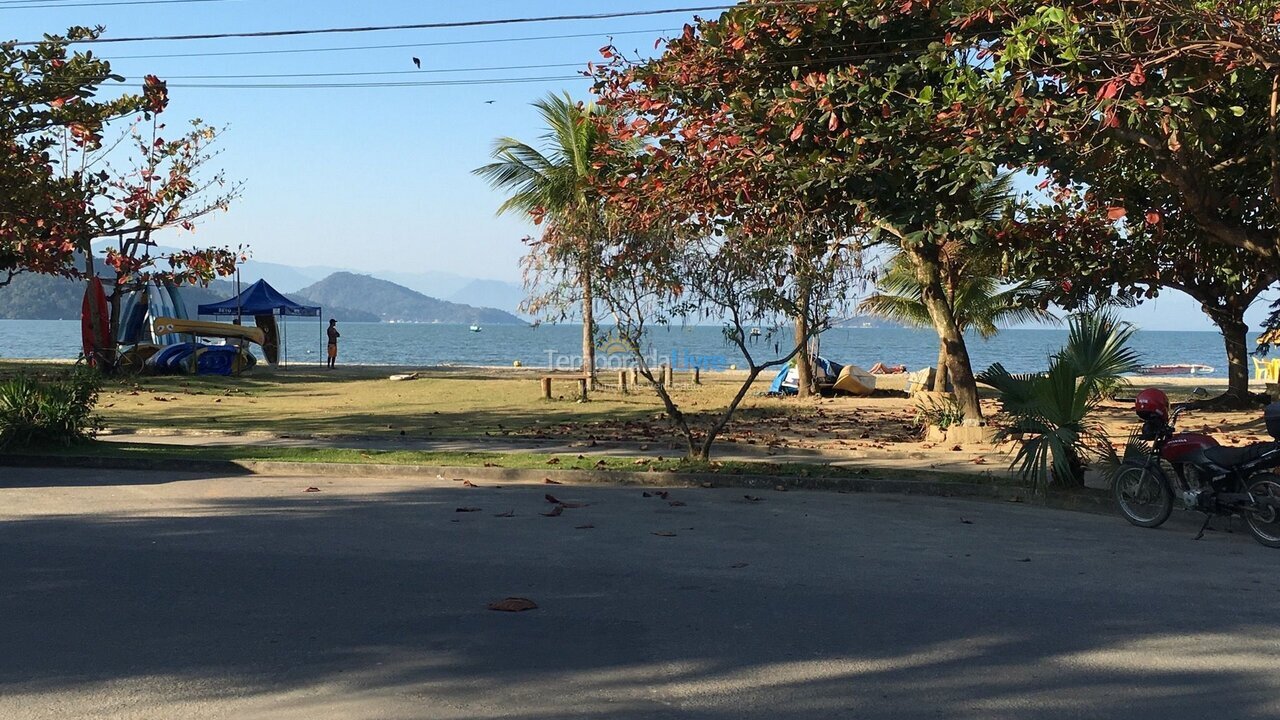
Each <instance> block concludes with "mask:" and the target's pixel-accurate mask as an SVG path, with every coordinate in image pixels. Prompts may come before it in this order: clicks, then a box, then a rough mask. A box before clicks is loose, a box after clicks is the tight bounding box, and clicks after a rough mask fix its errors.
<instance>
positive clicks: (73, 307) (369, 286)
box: [0, 268, 524, 325]
mask: <svg viewBox="0 0 1280 720" xmlns="http://www.w3.org/2000/svg"><path fill="white" fill-rule="evenodd" d="M246 274H247V273H246V271H245V270H244V269H243V268H242V269H241V280H242V282H241V287H242V288H243V287H247V286H248V283H247V282H245V280H246ZM249 277H252V280H257V279H258V278H257V277H253V276H249ZM268 282H271V280H269V279H268ZM272 284H273V285H274V283H272ZM235 288H236V286H235V283H234V282H232V281H229V280H216V281H214V282H213V283H211V284H210V285H209V287H184V288H182V289H181V293H182V296H183V300H184V301H185V302H186V305H187V306H188V307H189V308H191V309H192V310H193V311H194V309H195V307H196V306H197V305H202V304H207V303H215V302H221V301H222V300H226V299H227V298H230V297H235V294H236V291H235ZM277 289H278V290H281V291H282V292H286V291H285V290H284V288H277ZM286 294H287V295H288V296H289V297H290V299H292V300H295V301H297V302H299V303H303V304H306V305H320V306H322V307H323V308H324V314H325V317H334V318H338V319H339V320H344V321H347V322H379V321H382V320H387V321H396V322H421V323H459V324H470V323H480V324H488V325H511V324H524V321H523V320H521V319H520V318H518V317H516V316H514V315H512V314H510V313H507V312H503V311H502V310H495V309H493V308H484V307H479V308H478V307H472V306H470V305H464V304H459V303H454V302H448V301H445V300H439V299H437V298H433V297H428V296H426V295H423V294H422V293H418V292H415V291H413V290H410V289H409V288H406V287H402V286H400V285H397V284H395V283H392V282H388V281H386V280H378V279H376V278H373V277H369V276H366V275H356V274H353V273H348V272H337V273H333V274H331V275H330V276H328V277H326V278H324V279H322V280H321V281H320V282H316V283H313V284H311V285H309V286H307V287H305V288H303V289H302V290H301V292H286ZM83 297H84V284H83V283H82V282H79V281H75V280H67V279H65V278H59V277H51V276H48V275H31V274H26V275H19V276H17V277H16V278H14V280H13V282H12V283H11V284H10V285H9V286H7V287H0V318H2V319H8V320H73V319H77V318H79V317H80V303H81V300H82V298H83Z"/></svg>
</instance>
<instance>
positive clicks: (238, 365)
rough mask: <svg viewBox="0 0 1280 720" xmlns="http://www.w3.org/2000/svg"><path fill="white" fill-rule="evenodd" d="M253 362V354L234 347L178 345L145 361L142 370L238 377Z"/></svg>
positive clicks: (158, 372) (162, 349)
mask: <svg viewBox="0 0 1280 720" xmlns="http://www.w3.org/2000/svg"><path fill="white" fill-rule="evenodd" d="M256 362H257V359H256V358H254V356H253V353H251V352H249V350H248V349H247V348H242V347H239V346H237V345H204V344H202V343H179V344H177V345H168V346H165V347H163V348H161V349H160V350H159V351H158V352H156V353H155V354H154V355H152V356H151V357H149V358H147V360H146V362H145V368H146V370H147V371H149V372H152V373H155V374H157V375H165V374H174V373H180V374H183V375H239V374H240V373H242V372H244V371H246V370H248V369H250V368H252V367H253V365H254V363H256Z"/></svg>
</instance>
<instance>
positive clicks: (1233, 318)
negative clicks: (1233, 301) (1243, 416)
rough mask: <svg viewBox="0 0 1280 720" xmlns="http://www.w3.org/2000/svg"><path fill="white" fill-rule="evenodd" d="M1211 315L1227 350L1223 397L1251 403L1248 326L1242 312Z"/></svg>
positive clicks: (1242, 402)
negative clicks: (1225, 382) (1220, 332)
mask: <svg viewBox="0 0 1280 720" xmlns="http://www.w3.org/2000/svg"><path fill="white" fill-rule="evenodd" d="M1211 317H1212V318H1213V321H1214V323H1215V324H1217V326H1218V329H1219V330H1220V331H1222V343H1223V345H1225V346H1226V350H1227V393H1226V395H1225V396H1224V399H1228V398H1229V399H1230V400H1233V401H1237V402H1239V403H1241V404H1249V403H1252V400H1251V399H1250V397H1249V338H1248V335H1249V326H1248V325H1246V324H1245V322H1244V312H1243V311H1241V312H1239V313H1235V312H1233V311H1228V312H1227V313H1224V314H1222V315H1219V314H1217V313H1214V314H1213V315H1211Z"/></svg>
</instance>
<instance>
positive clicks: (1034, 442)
mask: <svg viewBox="0 0 1280 720" xmlns="http://www.w3.org/2000/svg"><path fill="white" fill-rule="evenodd" d="M1134 332H1136V328H1134V327H1133V326H1132V325H1130V324H1129V323H1125V322H1121V321H1120V320H1118V319H1117V318H1116V316H1115V315H1114V314H1112V313H1110V312H1107V311H1093V312H1088V313H1082V314H1079V315H1075V316H1073V317H1072V318H1071V319H1070V321H1069V331H1068V335H1067V344H1066V346H1065V347H1063V348H1062V350H1061V351H1060V352H1058V353H1057V354H1056V355H1054V356H1053V357H1052V358H1050V360H1049V369H1048V371H1047V372H1044V373H1036V374H1025V375H1013V374H1011V373H1009V371H1008V370H1005V368H1004V366H1003V365H1001V364H1000V363H996V364H995V365H992V366H991V367H989V368H987V369H986V371H984V372H982V373H981V374H980V375H978V382H981V383H983V384H985V385H990V386H991V387H993V388H995V389H996V391H997V392H998V393H999V401H1000V405H1001V409H1002V410H1003V411H1004V413H1006V414H1007V415H1008V416H1009V418H1010V422H1009V424H1008V425H1007V426H1006V427H1005V428H1004V429H1003V430H1001V435H1002V436H1003V437H1005V438H1008V437H1012V436H1017V437H1021V439H1022V447H1021V448H1020V449H1019V451H1018V454H1017V456H1016V457H1015V458H1014V461H1013V465H1014V466H1016V467H1017V468H1018V472H1019V474H1020V475H1021V476H1022V478H1023V479H1024V480H1025V481H1027V482H1028V483H1030V484H1033V485H1036V486H1041V485H1042V484H1043V485H1046V486H1047V485H1048V484H1049V483H1050V482H1051V481H1056V482H1058V483H1060V484H1064V485H1073V486H1081V485H1083V484H1084V469H1085V462H1084V461H1085V458H1086V457H1088V456H1089V455H1091V454H1092V455H1102V456H1105V455H1106V454H1107V452H1108V451H1109V450H1110V445H1111V443H1110V440H1109V438H1108V437H1107V434H1106V431H1105V430H1104V429H1103V427H1102V425H1101V423H1098V422H1097V421H1096V420H1092V419H1091V418H1092V417H1094V411H1095V410H1096V409H1097V407H1098V405H1099V403H1101V402H1102V399H1103V397H1104V395H1103V390H1104V389H1105V388H1107V387H1110V386H1114V384H1115V383H1116V382H1117V381H1119V380H1120V376H1121V375H1122V374H1123V373H1127V372H1133V371H1134V370H1137V369H1138V367H1139V359H1138V354H1137V353H1136V352H1134V351H1133V350H1131V349H1130V348H1129V347H1128V343H1129V340H1130V339H1131V338H1132V337H1133V334H1134Z"/></svg>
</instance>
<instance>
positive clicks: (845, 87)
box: [596, 0, 1004, 423]
mask: <svg viewBox="0 0 1280 720" xmlns="http://www.w3.org/2000/svg"><path fill="white" fill-rule="evenodd" d="M958 13H959V8H958V6H955V5H945V4H930V3H918V2H911V1H908V2H896V3H888V2H876V1H874V0H842V1H840V2H821V3H818V2H815V3H797V4H789V5H773V4H769V3H764V2H746V3H743V4H741V5H739V6H737V7H736V8H734V9H733V10H730V11H728V12H726V13H725V14H723V15H722V16H721V17H719V18H718V19H715V20H702V21H699V22H698V23H697V24H696V25H690V26H687V27H686V28H685V30H684V32H683V34H682V35H681V36H680V37H677V38H675V39H673V40H671V41H670V42H669V43H668V45H667V48H666V51H665V52H664V53H663V54H662V55H661V56H660V57H658V58H656V59H653V60H648V61H642V62H638V63H633V62H630V61H627V60H625V59H622V58H620V57H619V56H618V54H617V51H616V50H615V49H613V48H606V49H605V54H606V60H607V63H606V64H605V65H604V66H603V67H602V68H599V69H598V70H597V71H596V77H597V81H598V82H597V89H598V92H599V94H600V96H601V103H602V104H604V105H605V106H607V107H609V108H611V109H612V110H614V112H615V114H616V115H617V116H619V117H620V118H621V119H620V120H619V121H618V122H617V123H616V124H615V125H614V126H613V127H612V128H611V132H612V133H613V135H614V137H615V138H617V139H630V138H641V139H643V142H644V143H645V147H646V151H645V152H643V153H640V154H639V155H638V156H637V157H636V158H634V160H632V161H630V162H627V163H621V164H620V168H621V169H620V171H619V172H618V173H616V175H615V176H614V177H613V178H612V187H611V188H610V190H609V194H610V200H611V202H612V203H613V204H614V206H615V207H617V208H619V210H618V213H619V214H620V215H622V216H625V217H628V218H631V219H632V220H633V221H634V222H636V223H638V224H641V225H647V226H651V227H664V228H665V227H672V226H676V225H679V226H685V227H688V226H695V227H701V228H707V229H722V228H725V227H732V228H734V229H735V230H736V231H738V232H743V233H747V234H753V235H762V236H769V235H770V234H773V236H774V237H777V234H776V233H774V230H775V229H777V228H787V227H796V226H800V225H803V224H805V223H809V222H812V221H814V220H815V219H819V218H820V219H821V222H822V225H823V227H824V228H826V229H828V230H829V231H830V232H831V233H833V236H835V237H857V238H859V239H860V241H862V242H864V243H872V242H883V243H889V244H893V245H896V246H898V247H900V248H901V249H902V250H903V252H904V253H905V254H906V256H907V257H909V258H910V259H911V261H912V263H913V264H914V266H915V269H916V272H917V274H918V276H919V278H920V282H921V286H922V288H923V289H924V302H925V304H926V306H927V307H928V309H929V314H930V317H931V318H932V320H933V323H934V326H935V328H936V329H937V331H938V334H939V340H940V342H941V343H942V344H943V345H944V346H945V347H946V349H947V358H948V367H949V369H950V371H951V376H952V382H953V384H954V386H955V389H956V393H957V396H958V399H959V401H960V404H961V406H962V408H963V410H964V413H965V416H966V421H967V422H969V423H977V422H980V421H981V417H982V415H981V408H980V406H979V404H978V396H977V388H976V384H975V382H974V378H973V371H972V367H971V365H970V362H969V355H968V349H967V347H966V345H965V340H964V335H963V333H961V331H960V328H959V326H958V324H957V322H956V318H955V312H954V308H952V307H951V306H950V305H949V303H948V300H947V293H946V292H945V288H944V287H943V273H942V258H941V248H942V247H944V246H945V245H947V244H948V243H954V242H962V243H981V242H985V241H986V239H987V238H988V237H989V236H990V234H991V231H992V226H993V220H992V218H991V217H989V216H988V215H986V214H985V213H983V212H980V211H979V210H978V209H977V208H976V207H975V205H976V204H975V203H974V202H973V198H974V196H975V195H976V194H977V193H978V192H979V191H980V189H981V188H982V187H984V186H986V185H988V184H990V183H991V182H992V181H993V180H994V179H996V178H997V177H998V176H999V174H1000V165H999V162H998V157H997V150H998V149H999V146H998V145H997V144H995V143H993V142H991V141H990V138H989V136H988V135H987V134H986V128H990V127H996V126H999V125H1000V124H1001V122H1002V121H1001V119H1000V118H999V116H998V115H997V112H996V111H997V109H998V108H999V107H1000V106H1001V105H1002V104H1003V102H1004V100H1003V98H1000V97H997V96H996V95H995V94H993V93H992V92H991V89H992V83H991V79H990V78H989V76H988V72H987V71H986V70H985V69H984V68H983V67H981V66H980V64H977V63H974V62H972V60H971V58H972V57H973V55H974V53H976V52H977V51H978V50H980V47H981V43H982V42H983V39H982V38H981V36H979V35H977V34H971V35H966V34H965V33H964V32H963V31H961V30H959V29H958V27H957V26H958V22H959V20H960V19H961V17H962V16H960V15H959V14H958ZM757 261H758V262H759V263H760V264H761V268H762V271H767V267H768V258H767V257H764V256H762V257H760V258H758V259H757Z"/></svg>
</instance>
